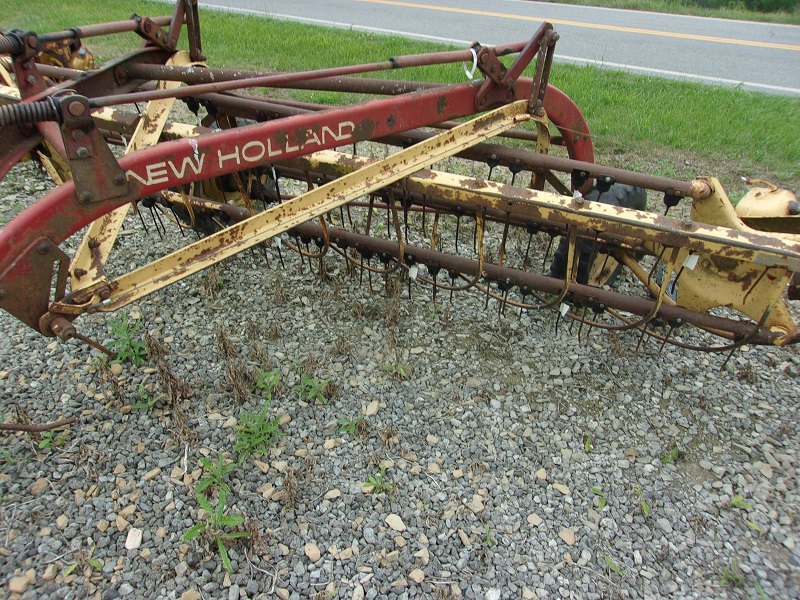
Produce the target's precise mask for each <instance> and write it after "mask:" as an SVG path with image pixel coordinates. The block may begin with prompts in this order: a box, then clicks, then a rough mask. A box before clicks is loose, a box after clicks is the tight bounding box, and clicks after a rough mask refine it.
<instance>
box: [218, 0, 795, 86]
mask: <svg viewBox="0 0 800 600" xmlns="http://www.w3.org/2000/svg"><path fill="white" fill-rule="evenodd" d="M203 6H204V8H212V9H215V10H222V11H226V12H234V13H243V14H250V15H257V16H262V17H269V18H272V19H278V20H280V21H297V22H300V23H310V24H314V25H326V26H328V27H336V28H337V29H350V30H352V31H364V32H368V33H382V34H387V35H397V36H401V37H407V38H412V39H418V40H429V41H435V42H443V43H447V44H458V45H469V44H471V43H472V42H474V41H475V40H457V39H453V38H446V37H439V36H435V35H423V34H419V33H411V32H408V31H399V30H397V29H383V28H381V27H368V26H365V25H352V24H348V23H341V22H337V21H330V20H326V19H312V18H310V17H297V16H294V15H284V14H280V13H271V12H269V11H265V10H254V9H250V8H236V7H229V6H221V5H219V4H203ZM486 44H490V45H491V43H490V42H486ZM555 58H556V62H559V61H561V62H566V63H571V64H577V65H594V66H596V67H600V68H608V69H618V70H621V71H627V72H631V73H643V74H647V75H654V76H658V77H666V78H673V79H685V80H689V81H696V82H699V83H710V84H715V85H725V86H729V87H739V88H742V89H748V90H757V91H765V92H778V93H781V94H789V95H793V96H794V95H797V96H800V89H797V88H790V87H782V86H779V85H769V84H766V83H754V82H751V81H736V80H735V79H725V78H722V77H711V76H709V75H695V74H693V73H684V72H682V71H666V70H664V69H653V68H650V67H637V66H635V65H625V64H620V63H613V62H606V61H597V60H592V59H587V58H578V57H575V56H563V55H558V56H556V57H555Z"/></svg>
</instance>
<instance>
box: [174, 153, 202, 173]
mask: <svg viewBox="0 0 800 600" xmlns="http://www.w3.org/2000/svg"><path fill="white" fill-rule="evenodd" d="M205 158H206V156H205V154H203V155H200V154H195V156H194V157H192V156H187V157H186V158H184V159H183V163H181V166H180V168H178V167H176V166H175V164H174V163H173V162H172V161H169V166H170V168H171V169H172V172H173V173H174V175H175V177H177V178H178V179H183V177H184V175H185V174H186V170H187V169H191V170H192V171H194V174H195V175H200V173H201V171H202V170H203V161H204V160H205Z"/></svg>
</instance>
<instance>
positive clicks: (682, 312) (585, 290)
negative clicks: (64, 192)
mask: <svg viewBox="0 0 800 600" xmlns="http://www.w3.org/2000/svg"><path fill="white" fill-rule="evenodd" d="M295 229H296V230H297V232H298V233H300V234H301V235H306V236H309V237H311V238H319V237H322V235H323V233H322V228H321V227H320V226H319V225H316V224H314V223H310V222H308V223H303V224H301V225H298V226H296V227H295ZM328 236H329V237H330V239H331V240H332V241H334V240H342V241H346V242H347V244H348V245H349V246H351V247H354V248H368V249H370V250H372V251H373V252H375V253H376V254H377V253H386V254H388V255H390V256H391V257H392V258H393V259H395V260H398V259H399V246H398V244H397V242H396V241H393V240H387V239H380V238H374V237H371V236H367V235H363V234H360V233H355V232H352V231H347V230H346V229H341V228H338V227H330V226H329V227H328ZM403 252H404V254H410V255H413V256H414V258H415V259H416V261H417V262H418V263H423V264H425V265H430V266H434V267H439V268H441V269H452V270H453V271H457V272H459V273H468V274H472V273H475V272H476V270H477V268H478V261H477V260H474V259H471V258H466V257H463V256H456V255H453V254H445V253H442V252H437V251H435V250H431V249H429V248H421V247H418V246H409V245H407V244H404V245H403ZM483 273H484V275H485V276H486V278H487V279H489V280H492V281H503V280H505V279H508V278H510V279H512V280H513V281H514V284H515V285H517V286H527V287H528V288H530V289H534V290H538V291H540V292H543V293H546V294H559V293H560V292H561V291H562V290H563V288H564V281H563V280H561V279H553V278H551V277H548V276H546V275H541V274H538V273H531V272H529V271H521V270H519V269H513V268H510V267H506V266H500V265H495V264H490V263H484V265H483ZM569 289H570V292H571V293H572V295H573V297H574V298H576V299H582V300H586V301H589V302H594V303H596V304H602V305H603V306H606V307H609V308H614V309H618V310H624V311H626V312H630V313H633V314H636V315H639V316H645V315H648V314H650V313H651V312H652V311H653V307H654V306H655V302H656V301H655V300H652V299H650V298H636V297H632V296H626V295H625V294H621V293H619V292H615V291H613V290H606V289H602V288H596V287H591V286H588V285H581V284H579V283H575V282H571V283H570V287H569ZM656 315H657V316H659V317H662V318H664V319H667V320H670V321H672V320H676V319H681V320H683V321H684V322H685V323H689V324H692V325H696V326H697V327H701V328H703V329H714V330H719V331H725V332H728V333H730V334H731V335H732V336H749V335H751V334H752V333H753V324H750V323H747V322H743V321H739V320H732V319H726V318H724V317H717V316H715V315H711V314H708V313H703V312H697V311H693V310H688V309H686V308H682V307H680V306H671V305H668V304H662V305H661V306H660V307H659V309H658V311H657V313H656ZM781 337H782V336H781V335H780V334H779V333H776V332H772V331H769V330H766V329H765V330H762V331H760V332H759V333H758V334H757V335H756V336H755V337H754V338H753V340H752V342H753V343H758V344H774V343H775V342H776V341H777V340H779V339H781ZM798 341H800V340H798V339H796V338H795V339H793V340H792V341H791V342H790V343H796V342H798Z"/></svg>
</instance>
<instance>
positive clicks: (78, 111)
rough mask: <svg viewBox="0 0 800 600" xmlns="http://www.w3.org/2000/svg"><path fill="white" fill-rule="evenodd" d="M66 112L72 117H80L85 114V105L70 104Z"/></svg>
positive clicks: (80, 103)
mask: <svg viewBox="0 0 800 600" xmlns="http://www.w3.org/2000/svg"><path fill="white" fill-rule="evenodd" d="M67 111H68V112H69V114H71V115H72V116H73V117H80V116H81V115H82V114H84V113H85V112H86V105H84V103H83V102H77V101H76V102H70V103H69V104H68V105H67Z"/></svg>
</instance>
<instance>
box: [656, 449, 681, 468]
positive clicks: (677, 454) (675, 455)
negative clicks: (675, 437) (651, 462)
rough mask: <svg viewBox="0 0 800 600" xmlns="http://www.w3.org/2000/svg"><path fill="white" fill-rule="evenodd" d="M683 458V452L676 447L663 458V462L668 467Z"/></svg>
mask: <svg viewBox="0 0 800 600" xmlns="http://www.w3.org/2000/svg"><path fill="white" fill-rule="evenodd" d="M682 456H683V452H681V450H680V448H678V447H677V446H675V447H673V448H672V449H671V450H670V451H669V452H667V453H666V454H665V455H664V456H663V457H662V458H661V462H662V463H663V464H665V465H668V464H670V463H674V462H677V461H678V459H680V458H681V457H682Z"/></svg>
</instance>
